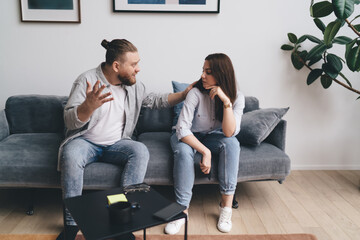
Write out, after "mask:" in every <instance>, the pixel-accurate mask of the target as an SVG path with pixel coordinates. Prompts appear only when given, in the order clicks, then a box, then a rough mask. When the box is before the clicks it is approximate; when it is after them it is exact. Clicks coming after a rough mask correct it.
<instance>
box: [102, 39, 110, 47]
mask: <svg viewBox="0 0 360 240" xmlns="http://www.w3.org/2000/svg"><path fill="white" fill-rule="evenodd" d="M101 46H103V47H104V48H105V49H108V48H109V41H108V40H106V39H104V40H102V42H101Z"/></svg>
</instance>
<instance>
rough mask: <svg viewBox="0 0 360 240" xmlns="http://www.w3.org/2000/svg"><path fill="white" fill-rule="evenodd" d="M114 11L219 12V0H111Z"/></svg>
mask: <svg viewBox="0 0 360 240" xmlns="http://www.w3.org/2000/svg"><path fill="white" fill-rule="evenodd" d="M113 1H114V5H113V8H114V9H113V10H114V12H166V13H173V12H183V13H219V12H220V0H113Z"/></svg>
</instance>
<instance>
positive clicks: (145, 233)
mask: <svg viewBox="0 0 360 240" xmlns="http://www.w3.org/2000/svg"><path fill="white" fill-rule="evenodd" d="M144 240H146V228H144Z"/></svg>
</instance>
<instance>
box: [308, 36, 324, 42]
mask: <svg viewBox="0 0 360 240" xmlns="http://www.w3.org/2000/svg"><path fill="white" fill-rule="evenodd" d="M305 36H306V38H307V39H309V40H310V41H312V42H314V43H322V41H321V40H320V39H318V38H317V37H314V36H312V35H305Z"/></svg>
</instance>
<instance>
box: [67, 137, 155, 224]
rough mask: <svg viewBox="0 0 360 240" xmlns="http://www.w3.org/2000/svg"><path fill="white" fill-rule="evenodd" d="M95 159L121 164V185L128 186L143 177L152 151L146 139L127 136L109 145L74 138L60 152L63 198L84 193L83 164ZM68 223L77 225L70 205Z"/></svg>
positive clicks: (138, 181)
mask: <svg viewBox="0 0 360 240" xmlns="http://www.w3.org/2000/svg"><path fill="white" fill-rule="evenodd" d="M96 161H102V162H106V163H112V164H115V165H120V166H122V168H123V172H122V177H121V182H120V183H119V185H120V186H128V185H132V184H137V183H142V182H143V181H144V177H145V173H146V169H147V164H148V161H149V151H148V149H147V147H146V146H145V145H144V144H143V143H140V142H137V141H133V140H127V139H123V140H120V141H118V142H116V143H114V144H113V145H110V146H101V145H96V144H94V143H91V142H89V141H87V140H85V139H84V138H82V137H78V138H75V139H73V140H71V141H70V142H68V143H67V144H66V145H65V146H64V149H63V152H62V155H61V165H60V166H61V185H62V189H63V198H64V199H66V198H70V197H75V196H79V195H81V194H82V190H83V176H84V168H85V166H86V165H88V164H90V163H93V162H96ZM89 211H91V209H89ZM65 223H66V224H67V225H76V223H75V221H74V219H73V218H72V216H71V215H70V213H69V211H68V210H67V209H65Z"/></svg>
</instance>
